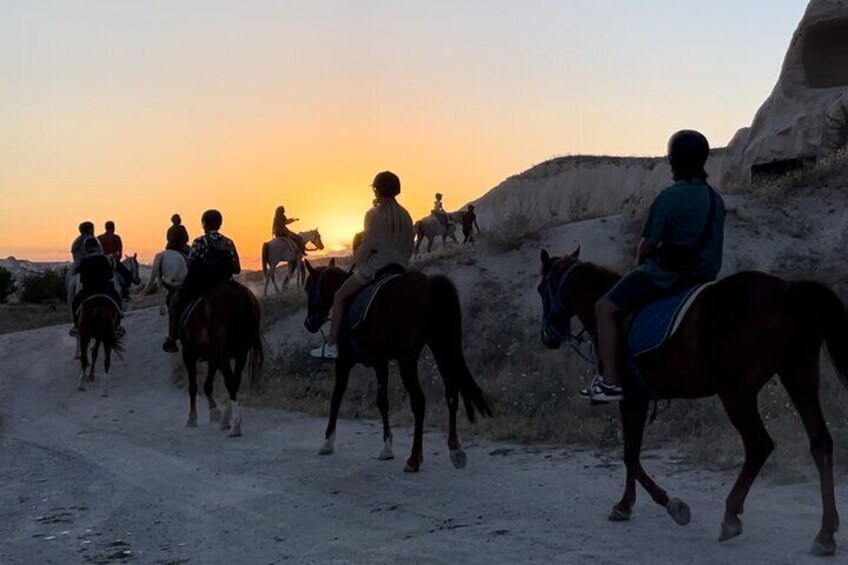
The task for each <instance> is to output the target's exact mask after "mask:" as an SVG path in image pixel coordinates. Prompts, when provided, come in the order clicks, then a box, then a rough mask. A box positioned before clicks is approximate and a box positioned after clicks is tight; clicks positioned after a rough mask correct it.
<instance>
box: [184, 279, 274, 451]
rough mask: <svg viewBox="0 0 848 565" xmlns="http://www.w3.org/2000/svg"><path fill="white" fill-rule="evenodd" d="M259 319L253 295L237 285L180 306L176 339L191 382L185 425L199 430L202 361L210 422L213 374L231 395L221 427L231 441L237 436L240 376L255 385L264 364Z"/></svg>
mask: <svg viewBox="0 0 848 565" xmlns="http://www.w3.org/2000/svg"><path fill="white" fill-rule="evenodd" d="M260 316H261V315H260V310H259V302H258V301H257V300H256V297H255V296H254V295H253V293H252V292H250V290H248V289H247V288H246V287H244V286H242V285H240V284H239V283H237V282H235V281H226V282H222V283H219V284H218V285H216V286H214V287H212V288H211V289H210V290H209V291H207V292H206V293H205V294H204V295H203V296H202V297H201V298H199V299H198V300H197V301H195V302H193V303H188V304H186V305H184V309H183V314H182V323H181V327H180V341H181V342H182V356H183V363H184V364H185V367H186V372H187V373H188V383H189V384H188V393H189V400H190V410H189V415H188V421H187V422H186V427H189V428H194V427H196V426H197V363H198V362H199V361H201V360H203V361H206V363H207V369H208V370H207V374H206V382H205V384H204V387H203V392H204V394H205V395H206V400H207V401H208V403H209V421H210V422H215V421H216V420H217V419H218V418H219V416H220V414H219V412H218V408H217V405H216V403H215V400H214V398H213V396H212V384H213V382H214V379H215V373H216V372H217V371H221V373H222V374H223V375H224V385H225V386H226V387H227V392H228V394H229V398H228V402H227V405H226V407H225V408H224V415H223V417H221V429H222V430H227V429H229V430H230V437H238V436H240V435H241V411H240V409H239V406H238V391H239V388H240V387H241V379H242V372H243V371H244V369H245V367H247V374H248V378H249V379H250V382H251V383H253V382H255V380H256V378H257V376H258V374H259V370H260V369H261V368H262V363H263V360H264V352H263V342H262V332H261V330H260V327H259V322H260ZM231 360H234V364H232V365H231V364H230V363H231Z"/></svg>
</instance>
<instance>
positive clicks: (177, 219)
mask: <svg viewBox="0 0 848 565" xmlns="http://www.w3.org/2000/svg"><path fill="white" fill-rule="evenodd" d="M171 223H172V224H181V223H183V219H182V218H180V215H179V214H174V215H173V216H171Z"/></svg>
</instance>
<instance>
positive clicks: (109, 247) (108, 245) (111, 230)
mask: <svg viewBox="0 0 848 565" xmlns="http://www.w3.org/2000/svg"><path fill="white" fill-rule="evenodd" d="M105 228H106V231H105V232H103V233H102V234H100V235H98V236H97V240H98V241H99V242H100V246H101V247H102V248H103V253H104V254H105V255H106V257H109V258H110V259H112V260H113V261H115V262H116V263H117V262H118V261H120V260H121V257H123V256H124V244H123V242H121V236H119V235H117V234H116V233H115V222H113V221H111V220H109V221H108V222H106V225H105Z"/></svg>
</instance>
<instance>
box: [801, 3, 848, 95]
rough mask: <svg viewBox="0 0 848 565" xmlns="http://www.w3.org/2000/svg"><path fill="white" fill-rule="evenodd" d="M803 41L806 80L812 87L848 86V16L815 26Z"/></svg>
mask: <svg viewBox="0 0 848 565" xmlns="http://www.w3.org/2000/svg"><path fill="white" fill-rule="evenodd" d="M803 41H804V45H803V51H802V55H803V61H804V72H805V73H806V75H807V83H808V84H809V85H810V86H811V87H812V88H834V87H840V86H848V18H841V19H836V20H830V21H826V22H819V23H817V24H814V25H812V26H811V27H810V29H808V30H807V32H806V33H805V35H804V40H803Z"/></svg>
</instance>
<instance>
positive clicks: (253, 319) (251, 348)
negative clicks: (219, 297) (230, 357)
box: [245, 288, 265, 385]
mask: <svg viewBox="0 0 848 565" xmlns="http://www.w3.org/2000/svg"><path fill="white" fill-rule="evenodd" d="M245 291H246V292H247V294H248V295H249V300H250V304H249V305H248V308H246V309H245V311H247V312H249V313H250V315H249V317H248V318H249V319H248V321H247V335H246V338H247V355H248V357H247V378H248V379H249V380H250V384H251V385H253V384H256V382H257V381H258V380H259V375H260V372H261V370H262V364H263V363H264V362H265V345H264V339H263V337H262V312H261V310H260V309H259V301H257V300H256V297H255V296H253V293H252V292H250V290H248V289H247V288H245Z"/></svg>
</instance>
